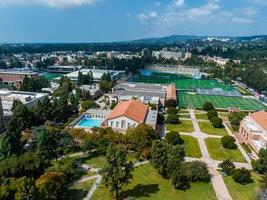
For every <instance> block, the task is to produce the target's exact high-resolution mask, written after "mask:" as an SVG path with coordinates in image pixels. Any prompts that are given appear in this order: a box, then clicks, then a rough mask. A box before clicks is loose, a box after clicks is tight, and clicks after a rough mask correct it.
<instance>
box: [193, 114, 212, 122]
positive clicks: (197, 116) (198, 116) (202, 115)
mask: <svg viewBox="0 0 267 200" xmlns="http://www.w3.org/2000/svg"><path fill="white" fill-rule="evenodd" d="M195 116H196V118H197V119H206V120H209V119H208V116H207V114H206V113H204V114H195Z"/></svg>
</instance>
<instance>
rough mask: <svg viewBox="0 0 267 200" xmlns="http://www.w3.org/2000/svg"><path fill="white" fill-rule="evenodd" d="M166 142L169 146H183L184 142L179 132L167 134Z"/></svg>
mask: <svg viewBox="0 0 267 200" xmlns="http://www.w3.org/2000/svg"><path fill="white" fill-rule="evenodd" d="M165 140H166V142H167V143H168V144H172V145H177V144H183V143H184V140H183V139H182V138H181V136H180V134H179V133H178V132H177V131H170V132H168V133H167V134H166V136H165Z"/></svg>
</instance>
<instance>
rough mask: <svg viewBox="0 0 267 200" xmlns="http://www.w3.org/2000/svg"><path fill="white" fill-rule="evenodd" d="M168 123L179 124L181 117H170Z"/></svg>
mask: <svg viewBox="0 0 267 200" xmlns="http://www.w3.org/2000/svg"><path fill="white" fill-rule="evenodd" d="M166 122H167V123H168V124H178V123H179V117H178V116H177V115H173V114H172V115H168V117H167V120H166Z"/></svg>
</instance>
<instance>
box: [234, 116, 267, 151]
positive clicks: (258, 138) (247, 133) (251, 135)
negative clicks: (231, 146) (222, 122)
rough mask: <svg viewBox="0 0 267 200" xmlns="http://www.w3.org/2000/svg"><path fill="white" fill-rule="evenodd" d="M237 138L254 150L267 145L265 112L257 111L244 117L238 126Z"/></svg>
mask: <svg viewBox="0 0 267 200" xmlns="http://www.w3.org/2000/svg"><path fill="white" fill-rule="evenodd" d="M238 138H239V140H240V142H241V143H246V144H248V145H249V146H250V147H252V148H253V149H254V150H255V151H256V152H259V151H260V149H261V148H266V147H267V112H265V111H259V112H255V113H252V114H249V115H248V116H247V117H245V118H244V119H243V120H242V121H241V123H240V128H239V134H238Z"/></svg>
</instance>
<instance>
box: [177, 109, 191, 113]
mask: <svg viewBox="0 0 267 200" xmlns="http://www.w3.org/2000/svg"><path fill="white" fill-rule="evenodd" d="M178 114H189V111H188V110H184V109H182V110H179V112H178Z"/></svg>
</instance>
